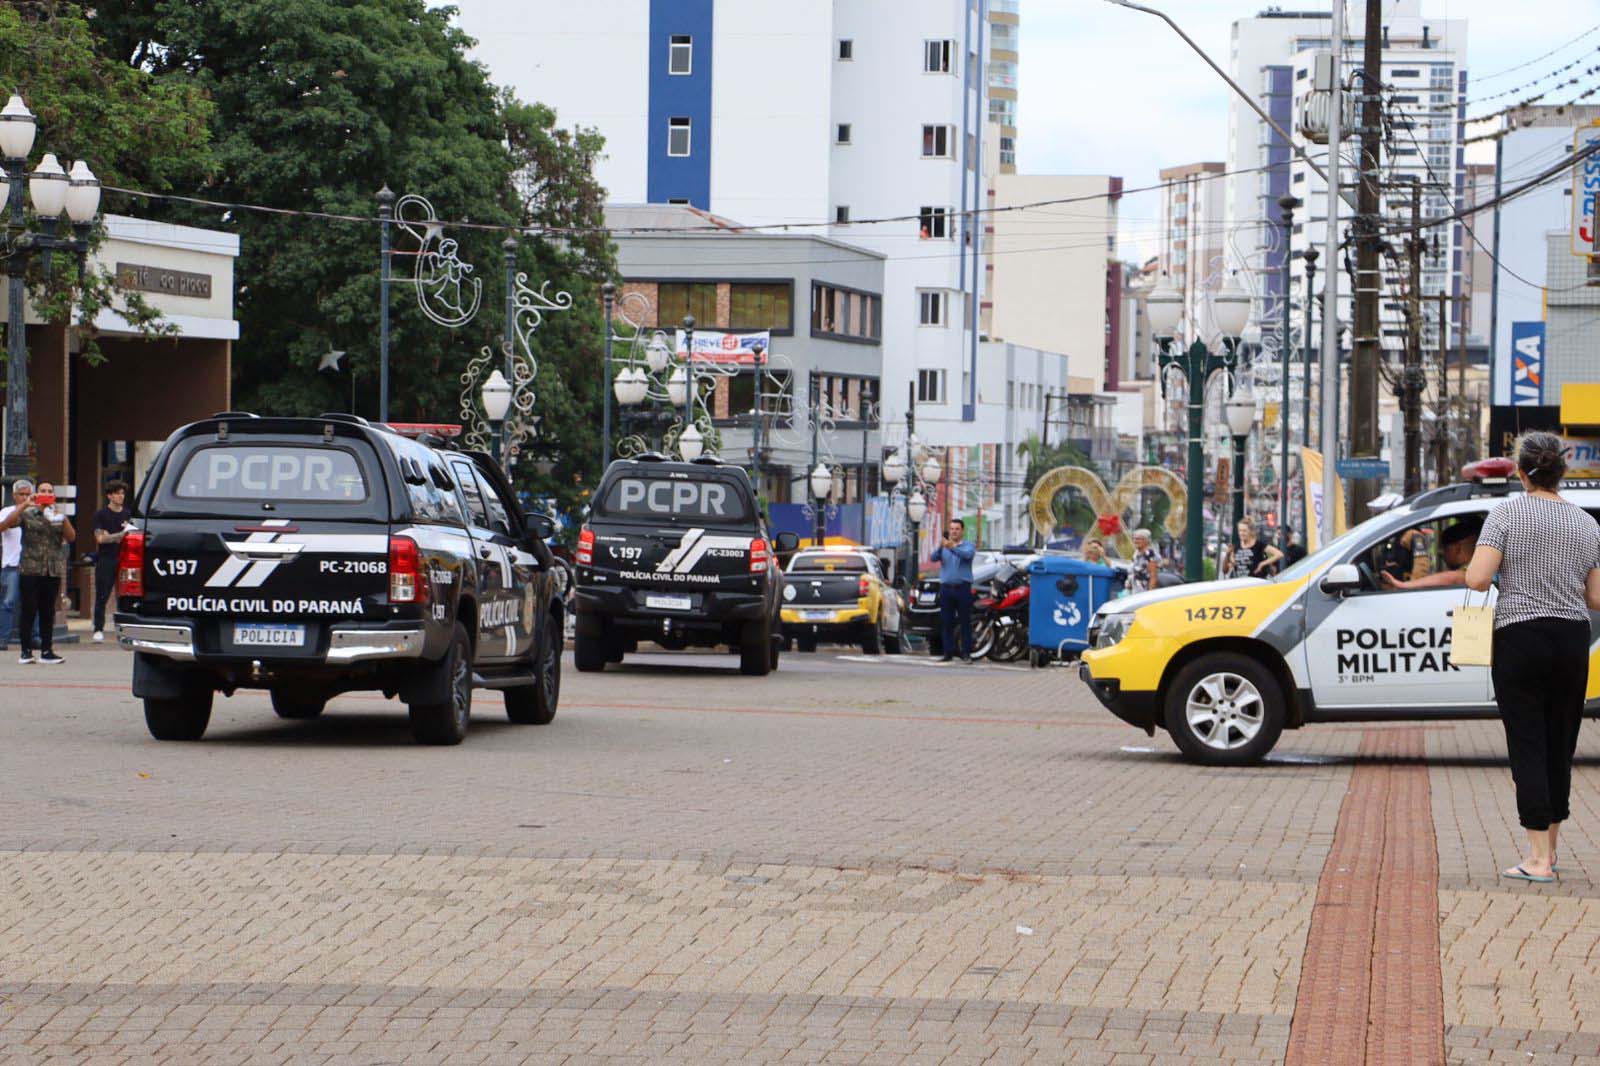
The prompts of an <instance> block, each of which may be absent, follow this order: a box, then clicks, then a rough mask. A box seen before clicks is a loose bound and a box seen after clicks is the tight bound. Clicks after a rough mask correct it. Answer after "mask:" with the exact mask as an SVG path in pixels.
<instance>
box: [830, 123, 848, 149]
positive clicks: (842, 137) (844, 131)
mask: <svg viewBox="0 0 1600 1066" xmlns="http://www.w3.org/2000/svg"><path fill="white" fill-rule="evenodd" d="M833 143H834V144H849V143H850V123H848V122H841V123H839V128H838V129H836V130H834V131H833Z"/></svg>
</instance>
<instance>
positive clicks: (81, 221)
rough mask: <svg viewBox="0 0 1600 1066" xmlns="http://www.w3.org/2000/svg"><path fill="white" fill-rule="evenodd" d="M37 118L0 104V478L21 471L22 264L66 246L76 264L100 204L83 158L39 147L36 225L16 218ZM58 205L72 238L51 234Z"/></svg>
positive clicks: (14, 104) (32, 178) (24, 401)
mask: <svg viewBox="0 0 1600 1066" xmlns="http://www.w3.org/2000/svg"><path fill="white" fill-rule="evenodd" d="M36 130H37V123H36V121H35V119H34V116H33V113H32V112H31V111H29V110H28V107H27V105H26V104H24V103H23V102H22V97H20V96H15V95H14V96H12V97H11V99H10V100H9V101H8V102H7V103H6V106H5V108H4V109H3V110H0V159H3V160H4V166H5V174H4V184H0V209H4V207H5V206H6V205H7V204H8V203H9V204H10V207H11V215H10V218H9V219H7V221H6V226H5V230H6V254H5V260H4V269H5V272H6V275H7V282H8V284H7V289H6V299H7V309H6V310H7V319H6V433H5V457H4V460H3V461H0V469H3V472H4V478H5V481H6V483H7V486H8V491H9V485H10V482H11V481H12V480H13V479H15V478H19V477H22V476H24V475H26V474H27V473H29V470H28V465H29V461H28V341H27V329H28V326H27V317H26V315H25V313H24V309H23V303H24V301H25V299H26V296H27V272H28V263H29V261H30V260H31V259H33V257H34V256H36V255H42V256H43V257H44V260H45V267H46V271H47V272H48V269H49V265H50V255H51V253H53V252H71V253H73V254H74V255H75V256H76V257H77V260H78V269H79V271H80V272H81V271H82V269H83V261H84V257H85V256H86V255H88V252H89V231H90V229H91V227H92V226H93V225H94V220H95V216H96V215H98V214H99V211H100V181H99V179H97V178H96V177H95V176H94V173H93V172H92V171H90V169H89V165H88V164H87V163H85V162H84V161H83V160H81V159H80V160H78V161H77V162H75V163H73V164H72V170H71V172H70V173H69V172H67V171H66V170H63V169H62V167H61V164H60V163H59V162H57V161H56V157H55V155H54V154H53V153H50V152H46V153H45V155H44V158H42V159H41V160H40V161H39V165H38V167H36V168H35V169H34V171H33V173H32V174H31V175H28V176H27V185H28V199H29V200H31V201H32V203H33V210H34V214H36V215H37V216H38V218H39V222H40V229H39V230H38V231H29V230H27V229H26V228H25V224H24V218H23V193H22V185H23V180H24V175H25V174H26V171H27V167H28V153H29V152H30V151H31V150H32V149H33V138H34V134H35V132H36ZM63 212H65V214H66V216H67V218H68V220H69V221H70V222H71V225H72V236H71V237H57V236H56V228H57V226H59V225H60V217H61V215H62V213H63Z"/></svg>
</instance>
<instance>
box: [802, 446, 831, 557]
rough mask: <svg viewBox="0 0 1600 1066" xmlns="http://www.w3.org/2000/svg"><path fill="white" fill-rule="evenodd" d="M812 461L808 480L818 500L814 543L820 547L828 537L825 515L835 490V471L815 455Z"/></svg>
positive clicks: (813, 496)
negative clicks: (830, 496) (830, 497)
mask: <svg viewBox="0 0 1600 1066" xmlns="http://www.w3.org/2000/svg"><path fill="white" fill-rule="evenodd" d="M812 461H813V463H814V464H815V465H813V466H812V468H811V476H810V477H809V479H808V480H809V481H810V483H811V496H812V498H813V499H815V500H816V501H817V502H816V505H815V508H814V510H815V511H816V515H817V521H816V531H815V534H814V536H815V540H813V541H812V543H813V544H815V545H816V546H817V547H819V548H820V547H821V546H822V543H823V541H824V540H826V539H827V525H826V519H825V517H824V515H825V513H826V507H827V502H828V496H829V495H830V494H831V493H832V492H833V471H831V470H829V469H828V467H827V465H826V464H825V463H822V462H819V461H817V458H816V456H815V455H813V456H812Z"/></svg>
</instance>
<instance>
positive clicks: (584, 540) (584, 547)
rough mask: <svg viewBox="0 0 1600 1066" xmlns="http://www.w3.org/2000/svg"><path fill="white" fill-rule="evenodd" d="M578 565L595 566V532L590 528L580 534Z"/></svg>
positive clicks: (585, 527) (584, 528)
mask: <svg viewBox="0 0 1600 1066" xmlns="http://www.w3.org/2000/svg"><path fill="white" fill-rule="evenodd" d="M578 565H579V566H593V565H594V530H592V529H590V528H589V527H588V526H584V527H583V530H582V531H581V532H580V533H579V534H578Z"/></svg>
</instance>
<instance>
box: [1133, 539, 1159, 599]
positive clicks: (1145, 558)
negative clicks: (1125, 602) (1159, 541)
mask: <svg viewBox="0 0 1600 1066" xmlns="http://www.w3.org/2000/svg"><path fill="white" fill-rule="evenodd" d="M1160 581H1161V556H1160V555H1159V554H1157V553H1156V549H1155V546H1154V545H1152V544H1151V543H1150V531H1149V530H1148V529H1136V530H1134V531H1133V570H1132V572H1130V573H1129V574H1128V592H1129V593H1131V594H1137V593H1140V592H1149V591H1150V590H1151V589H1153V588H1155V587H1156V585H1157V584H1158V583H1160Z"/></svg>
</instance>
